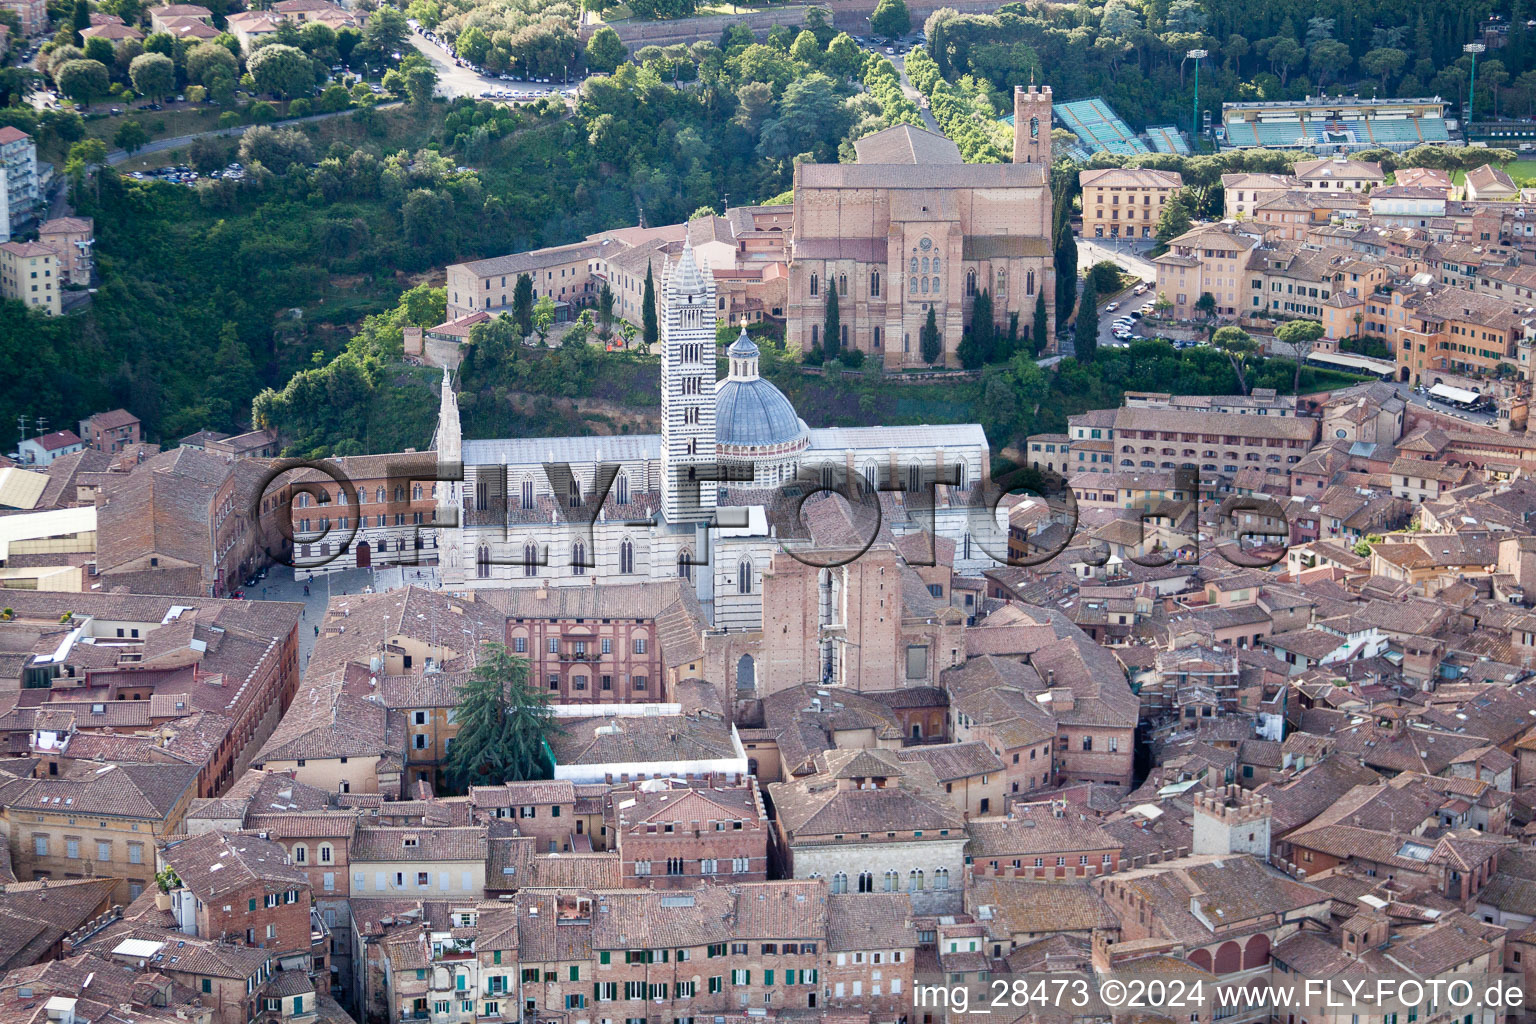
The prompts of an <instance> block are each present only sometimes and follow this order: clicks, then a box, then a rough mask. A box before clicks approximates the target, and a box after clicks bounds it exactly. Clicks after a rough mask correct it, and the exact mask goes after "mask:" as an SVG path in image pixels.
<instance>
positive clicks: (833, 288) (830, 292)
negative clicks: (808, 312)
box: [821, 280, 843, 360]
mask: <svg viewBox="0 0 1536 1024" xmlns="http://www.w3.org/2000/svg"><path fill="white" fill-rule="evenodd" d="M821 323H822V327H821V333H822V349H823V351H825V352H826V354H827V359H829V360H831V359H836V358H837V351H838V348H839V347H841V345H842V342H843V318H842V315H841V314H840V313H839V312H838V309H837V284H836V282H834V281H830V280H829V281H828V282H827V308H826V315H825V316H824V317H823V318H822V322H821Z"/></svg>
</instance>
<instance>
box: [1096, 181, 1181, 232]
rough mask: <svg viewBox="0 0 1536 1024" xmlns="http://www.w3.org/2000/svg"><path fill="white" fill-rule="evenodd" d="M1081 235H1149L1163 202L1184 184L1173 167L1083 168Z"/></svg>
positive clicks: (1161, 210)
mask: <svg viewBox="0 0 1536 1024" xmlns="http://www.w3.org/2000/svg"><path fill="white" fill-rule="evenodd" d="M1078 180H1079V181H1080V182H1081V184H1082V188H1083V200H1082V202H1083V229H1082V236H1083V237H1084V238H1151V237H1152V236H1153V235H1155V234H1156V233H1157V222H1158V219H1159V218H1160V217H1161V216H1162V214H1163V206H1164V205H1165V204H1166V203H1167V202H1168V200H1169V199H1170V198H1172V196H1173V194H1174V193H1175V192H1177V191H1178V190H1179V189H1181V188H1183V187H1184V178H1183V176H1182V175H1180V174H1178V173H1177V172H1175V171H1156V170H1152V169H1150V168H1141V167H1105V168H1100V169H1096V170H1088V171H1083V172H1082V174H1081V175H1080V176H1079V179H1078Z"/></svg>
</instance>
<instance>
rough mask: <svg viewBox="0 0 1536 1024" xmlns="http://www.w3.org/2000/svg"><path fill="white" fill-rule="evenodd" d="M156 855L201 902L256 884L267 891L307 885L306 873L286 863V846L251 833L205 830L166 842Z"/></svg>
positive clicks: (306, 886) (305, 886)
mask: <svg viewBox="0 0 1536 1024" xmlns="http://www.w3.org/2000/svg"><path fill="white" fill-rule="evenodd" d="M160 855H161V857H162V858H164V860H165V862H166V863H167V864H169V865H170V866H171V867H172V868H173V869H174V870H175V872H176V875H177V877H178V878H180V879H181V881H182V883H183V884H184V885H186V887H187V888H188V889H190V890H191V891H192V893H193V895H195V896H196V897H197V898H198V899H200V900H202V901H203V902H205V903H207V902H210V901H212V900H215V899H219V898H222V897H224V896H227V895H228V894H230V893H232V892H238V891H240V890H243V889H246V888H250V887H254V886H258V885H259V886H261V887H262V888H263V889H265V890H270V891H277V890H283V889H307V888H309V876H308V875H307V874H305V873H304V872H303V871H302V870H301V869H299V868H296V867H294V866H292V865H291V864H289V863H287V861H288V851H287V850H286V849H284V848H283V847H282V846H281V845H279V844H277V843H274V842H271V841H270V840H267V839H262V838H261V837H259V836H255V835H249V834H245V833H237V832H222V831H214V832H205V833H203V834H202V835H200V836H193V837H192V838H191V839H185V840H182V841H180V842H175V843H172V844H170V845H168V846H166V847H165V848H164V849H163V850H161V853H160Z"/></svg>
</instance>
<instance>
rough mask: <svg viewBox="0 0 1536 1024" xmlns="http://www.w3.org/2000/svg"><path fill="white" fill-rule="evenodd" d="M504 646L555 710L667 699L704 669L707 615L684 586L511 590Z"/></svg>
mask: <svg viewBox="0 0 1536 1024" xmlns="http://www.w3.org/2000/svg"><path fill="white" fill-rule="evenodd" d="M499 603H500V604H501V605H502V608H503V611H504V613H505V616H506V641H505V642H506V645H507V649H508V650H510V651H511V652H512V653H513V654H516V655H519V656H521V657H525V658H527V659H528V662H529V678H530V679H532V680H534V681H536V682H537V684H538V685H539V686H540V687H541V688H545V689H547V690H548V691H549V694H550V699H551V700H552V701H554V702H555V703H557V704H610V703H616V704H628V703H642V704H644V703H661V702H665V701H667V700H668V699H670V698H669V694H670V692H671V687H672V685H673V684H674V683H676V682H677V681H678V679H679V678H693V677H696V676H697V675H698V673H699V672H700V670H701V667H702V665H703V643H702V638H703V631H704V625H705V621H706V620H705V616H704V611H703V608H702V607H701V606H700V605H699V603H698V598H697V597H696V596H695V595H694V592H693V589H692V588H691V587H689V586H688V585H687V582H686V581H683V580H678V581H672V582H666V583H637V584H633V585H624V586H603V587H549V588H543V589H538V590H528V589H514V590H510V591H507V592H506V593H505V594H503V595H501V600H500V601H499Z"/></svg>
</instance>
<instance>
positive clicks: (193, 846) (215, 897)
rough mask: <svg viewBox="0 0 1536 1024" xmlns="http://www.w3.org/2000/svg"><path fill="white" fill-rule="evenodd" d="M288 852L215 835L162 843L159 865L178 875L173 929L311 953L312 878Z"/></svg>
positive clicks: (242, 837) (250, 838)
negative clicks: (310, 880) (310, 887)
mask: <svg viewBox="0 0 1536 1024" xmlns="http://www.w3.org/2000/svg"><path fill="white" fill-rule="evenodd" d="M289 861H290V858H289V856H288V851H287V850H286V849H285V848H284V847H283V846H282V845H280V844H278V843H274V842H272V841H270V840H268V839H265V838H263V837H261V836H259V835H247V834H243V833H233V832H224V831H219V830H214V831H211V832H204V833H203V834H201V835H198V836H193V837H192V838H190V839H181V840H172V841H170V842H167V844H166V845H165V848H164V849H162V850H161V851H160V862H161V863H162V864H163V865H164V866H165V867H167V868H169V869H170V870H171V871H172V872H173V873H174V875H175V879H174V880H173V881H172V882H171V883H170V889H169V894H170V897H171V913H172V914H173V915H175V918H176V926H177V928H178V929H179V930H180V931H182V932H185V933H186V934H188V935H195V936H198V937H199V938H204V939H216V940H220V941H226V942H228V941H234V942H239V943H242V944H243V945H246V946H252V947H255V948H258V949H270V950H272V951H273V952H275V953H294V952H299V953H305V954H307V953H309V952H310V948H311V945H312V943H313V934H312V930H311V926H310V893H309V876H308V875H307V874H305V873H304V871H303V870H301V869H300V868H299V867H297V866H296V865H293V864H291V863H290V862H289Z"/></svg>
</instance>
